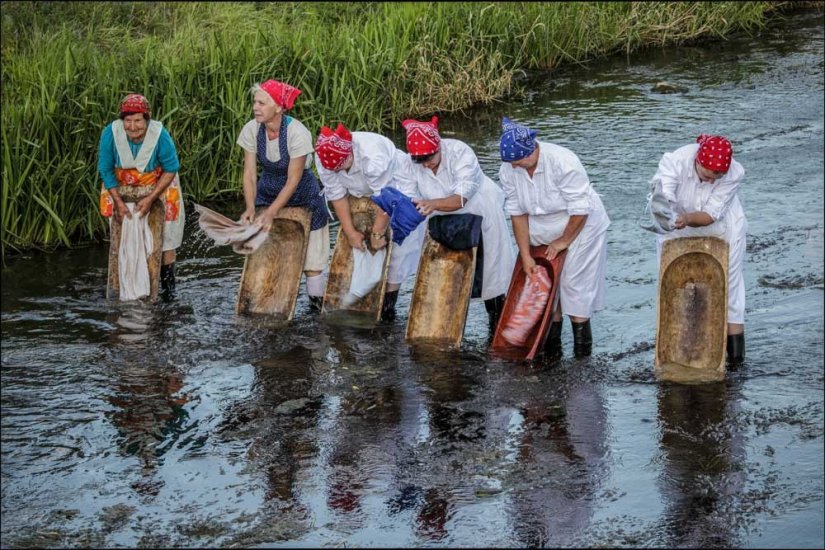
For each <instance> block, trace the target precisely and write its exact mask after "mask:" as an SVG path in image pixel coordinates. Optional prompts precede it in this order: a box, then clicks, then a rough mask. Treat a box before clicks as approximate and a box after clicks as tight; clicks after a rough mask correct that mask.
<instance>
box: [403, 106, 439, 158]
mask: <svg viewBox="0 0 825 550" xmlns="http://www.w3.org/2000/svg"><path fill="white" fill-rule="evenodd" d="M401 126H403V127H404V129H405V130H407V151H408V152H409V153H410V154H411V155H412V156H414V157H420V156H422V155H431V154H433V153H435V152H436V151H438V145H439V144H440V143H441V136H440V135H439V134H438V117H437V116H434V117H433V118H432V119H430V121H429V122H421V121H418V120H413V119H407V120H405V121H404V122H402V123H401Z"/></svg>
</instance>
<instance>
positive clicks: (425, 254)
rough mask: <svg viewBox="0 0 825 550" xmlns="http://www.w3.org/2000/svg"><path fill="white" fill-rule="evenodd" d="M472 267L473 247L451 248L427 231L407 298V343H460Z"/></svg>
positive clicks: (470, 290) (454, 344) (467, 305)
mask: <svg viewBox="0 0 825 550" xmlns="http://www.w3.org/2000/svg"><path fill="white" fill-rule="evenodd" d="M475 266H476V247H473V248H469V249H467V250H452V249H450V248H447V247H446V246H444V245H442V244H440V243H439V242H438V241H436V240H434V239H433V238H432V237H431V236H430V233H429V231H428V232H427V236H426V237H425V239H424V244H423V246H422V247H421V258H420V259H419V261H418V275H417V276H416V279H415V288H414V289H413V295H412V299H411V301H410V313H409V318H408V319H407V332H406V339H407V341H408V342H413V343H415V342H426V343H434V344H446V345H449V346H459V345H460V344H461V338H462V336H463V335H464V325H465V323H466V322H467V309H468V308H469V307H470V294H471V293H472V291H473V275H474V273H475Z"/></svg>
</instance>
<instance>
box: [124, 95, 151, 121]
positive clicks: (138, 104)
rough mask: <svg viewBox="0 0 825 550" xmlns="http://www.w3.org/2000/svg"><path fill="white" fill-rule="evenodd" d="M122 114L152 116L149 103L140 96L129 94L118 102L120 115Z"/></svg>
mask: <svg viewBox="0 0 825 550" xmlns="http://www.w3.org/2000/svg"><path fill="white" fill-rule="evenodd" d="M123 113H146V114H147V115H148V116H149V117H151V116H152V108H151V107H150V106H149V101H147V100H146V98H145V97H143V96H142V95H140V94H129V95H127V96H126V97H124V98H123V101H121V102H120V114H123Z"/></svg>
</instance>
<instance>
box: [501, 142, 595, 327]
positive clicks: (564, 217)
mask: <svg viewBox="0 0 825 550" xmlns="http://www.w3.org/2000/svg"><path fill="white" fill-rule="evenodd" d="M499 179H500V181H501V185H502V187H503V188H504V192H505V194H506V196H507V202H506V205H505V209H506V211H507V213H508V214H510V215H511V216H519V215H525V214H527V215H528V227H529V232H530V244H531V245H533V246H538V245H544V244H550V243H551V242H553V241H554V240H555V239H557V238H559V237H561V235H562V234H563V233H564V229H565V227H566V226H567V222H568V221H569V219H570V216H572V215H585V214H586V215H587V221H586V222H585V224H584V227H583V228H582V230H581V232H579V234H578V236H577V237H576V238H575V240H573V242H572V243H571V244H570V246H569V247H568V248H567V255H566V257H565V260H564V267H563V268H562V273H561V280H560V281H559V301H560V303H561V310H562V312H563V313H565V314H566V315H572V316H575V317H585V318H588V319H589V318H590V317H592V315H593V313H594V312H596V311H599V310H601V309H603V308H604V292H605V284H606V283H605V272H606V268H607V228H608V227H609V226H610V218H609V217H608V216H607V211H606V210H605V208H604V205H603V204H602V200H601V197H599V194H598V193H596V191H595V190H594V189H593V186H592V185H591V184H590V179H589V178H588V176H587V172H586V171H585V169H584V166H583V165H582V163H581V161H580V160H579V158H578V157H577V156H576V154H575V153H573V152H572V151H570V150H569V149H567V148H566V147H562V146H560V145H555V144H552V143H547V142H543V141H540V142H539V161H538V165H537V166H536V170H535V171H534V172H533V177H532V178H531V177H530V176H529V175H528V174H527V170H525V169H524V168H513V167H512V166H511V165H510V163H506V162H505V163H502V164H501V168H500V169H499ZM485 253H486V250H485Z"/></svg>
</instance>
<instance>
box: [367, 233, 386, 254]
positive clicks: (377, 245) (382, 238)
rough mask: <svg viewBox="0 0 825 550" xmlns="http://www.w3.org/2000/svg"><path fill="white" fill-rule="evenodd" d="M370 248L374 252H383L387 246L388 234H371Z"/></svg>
mask: <svg viewBox="0 0 825 550" xmlns="http://www.w3.org/2000/svg"><path fill="white" fill-rule="evenodd" d="M370 246H371V247H372V249H373V250H376V251H378V250H381V249H382V248H384V247H385V246H387V234H386V233H380V234H379V233H371V234H370Z"/></svg>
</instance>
